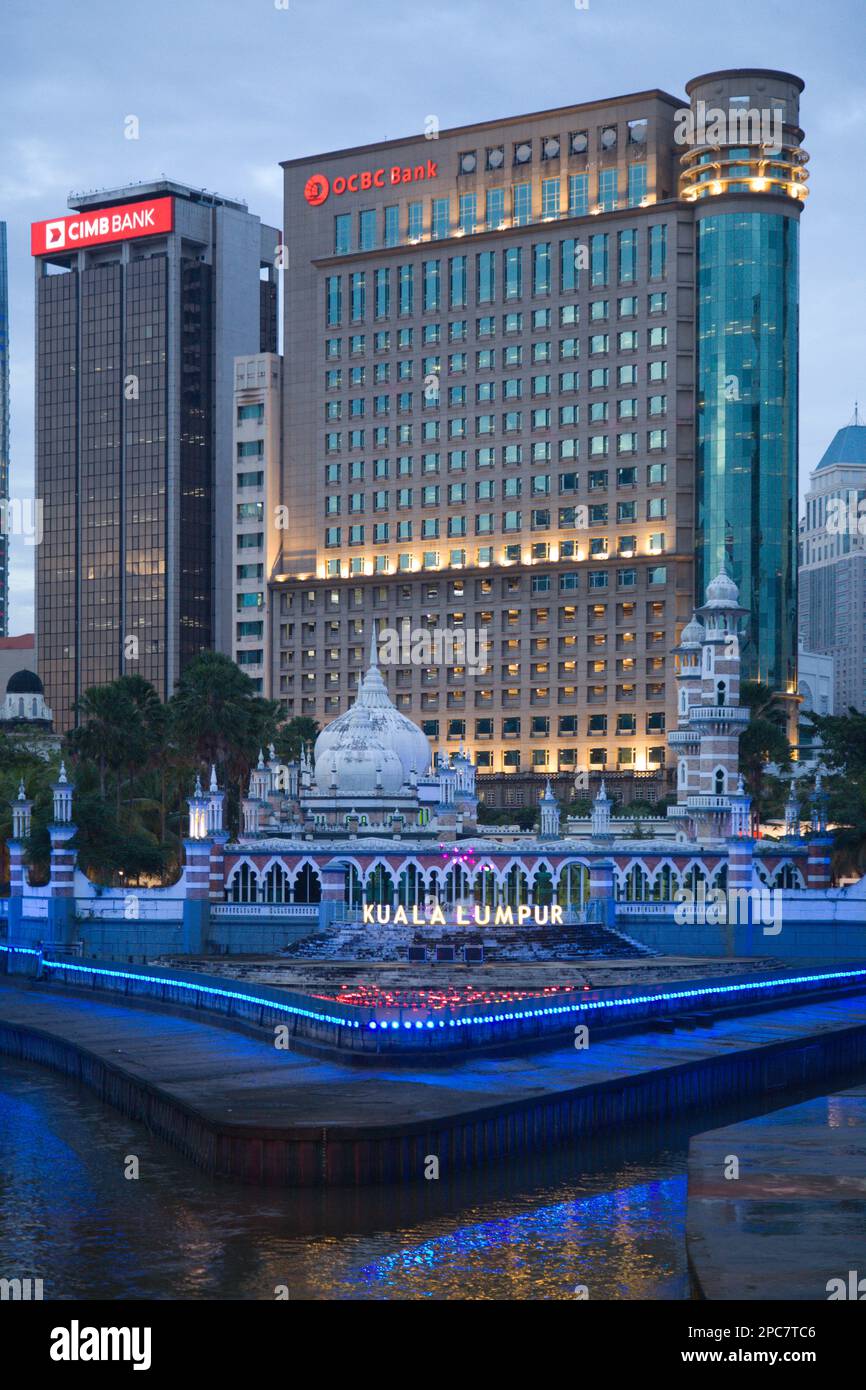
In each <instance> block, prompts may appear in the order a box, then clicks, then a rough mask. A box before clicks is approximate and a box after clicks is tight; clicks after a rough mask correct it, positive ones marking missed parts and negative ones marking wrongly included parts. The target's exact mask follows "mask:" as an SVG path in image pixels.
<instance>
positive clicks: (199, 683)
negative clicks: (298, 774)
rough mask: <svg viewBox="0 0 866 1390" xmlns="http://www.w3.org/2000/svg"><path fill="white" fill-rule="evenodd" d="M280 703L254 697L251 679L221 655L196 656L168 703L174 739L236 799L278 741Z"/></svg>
mask: <svg viewBox="0 0 866 1390" xmlns="http://www.w3.org/2000/svg"><path fill="white" fill-rule="evenodd" d="M279 708H280V707H279V703H278V701H276V700H263V699H262V698H261V696H260V695H257V694H256V690H255V686H254V685H253V682H252V681H251V680H250V678H249V676H247V675H245V673H244V672H243V671H242V670H241V669H240V667H238V666H236V665H235V663H234V662H233V661H232V660H231V658H230V657H227V656H224V655H223V654H222V653H221V652H200V653H199V655H198V656H196V657H194V658H193V660H192V661H191V662H190V663H189V665H188V666H187V667H186V669H185V670H184V671H183V673H182V675H181V677H180V679H179V680H178V682H177V686H176V688H175V692H174V694H173V695H172V697H171V700H170V701H169V717H170V720H171V728H172V733H173V736H174V738H175V740H176V741H177V743H178V745H179V747H181V748H188V749H189V750H190V751H191V752H192V754H193V756H194V758H195V761H196V763H197V764H198V765H199V766H201V767H202V768H203V769H204V770H205V771H207V769H208V767H209V766H210V765H211V764H212V763H215V764H216V765H217V766H218V767H221V768H223V769H224V770H225V777H226V781H227V783H230V784H232V785H233V786H234V787H235V788H236V792H237V795H238V797H242V796H243V795H244V792H245V786H246V779H247V777H248V775H249V770H250V766H251V764H252V763H253V762H254V761H255V759H256V756H257V754H258V751H259V749H260V748H263V747H266V746H267V744H268V743H270V742H271V741H272V740H273V739H274V738H275V736H276V731H277V720H278V717H279Z"/></svg>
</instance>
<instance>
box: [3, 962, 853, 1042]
mask: <svg viewBox="0 0 866 1390" xmlns="http://www.w3.org/2000/svg"><path fill="white" fill-rule="evenodd" d="M0 951H9V952H11V951H15V952H17V953H18V954H20V955H25V956H38V955H39V951H37V950H34V949H33V948H32V947H29V946H9V945H3V944H2V943H0ZM43 965H47V966H49V967H50V968H51V969H54V970H70V971H76V972H78V973H79V974H82V975H106V976H108V977H110V978H111V979H118V980H142V981H145V982H146V983H148V984H157V985H164V986H168V987H169V988H170V989H186V990H190V991H192V992H193V993H194V994H210V995H214V996H215V997H218V998H221V999H239V1000H240V1001H241V1002H243V1003H245V1004H258V1005H261V1006H264V1007H266V1008H271V1009H276V1010H278V1011H281V1012H283V1013H289V1014H296V1015H297V1016H298V1017H300V1018H312V1019H314V1020H315V1021H316V1022H317V1023H334V1024H337V1025H338V1026H342V1027H344V1028H360V1027H361V1024H360V1022H359V1021H357V1020H354V1019H349V1018H343V1017H341V1016H339V1015H335V1014H323V1013H316V1012H315V1010H313V1009H302V1008H301V1007H300V1006H299V1005H297V1004H289V1003H285V1004H284V1003H280V1002H279V1001H278V1000H275V999H264V998H262V996H261V995H256V994H241V993H240V992H239V991H237V990H232V989H219V988H217V987H216V986H215V985H196V984H191V983H190V981H188V980H172V979H165V978H163V977H162V976H161V975H138V974H132V973H131V972H129V971H127V970H108V969H106V968H105V967H103V966H91V965H72V964H70V963H69V962H67V961H60V960H48V959H46V958H43ZM864 976H866V969H863V970H828V971H824V972H823V973H819V974H815V975H786V976H784V977H783V978H782V979H776V980H749V981H743V982H741V983H739V984H732V985H704V986H701V987H700V988H695V989H680V990H670V991H668V992H667V993H661V994H633V995H631V996H630V997H629V998H628V999H587V1000H584V1001H582V1002H581V1003H572V1004H554V1005H549V1006H548V1007H547V1008H543V1009H524V1010H522V1011H520V1012H517V1013H515V1012H511V1013H499V1014H477V1015H475V1016H474V1017H472V1018H456V1019H455V1018H450V1019H448V1020H447V1021H446V1020H445V1019H426V1020H422V1019H416V1020H415V1021H414V1022H413V1021H412V1020H410V1019H404V1020H402V1021H401V1020H397V1019H393V1020H391V1021H388V1020H384V1021H382V1022H378V1023H377V1022H376V1020H375V1019H370V1021H369V1022H368V1024H367V1027H368V1028H370V1029H379V1030H380V1031H382V1032H387V1031H388V1030H389V1029H392V1030H398V1029H400V1028H404V1029H407V1030H411V1029H424V1028H436V1027H439V1028H445V1027H448V1028H466V1027H469V1026H471V1025H472V1024H478V1023H488V1024H489V1023H512V1022H520V1021H521V1020H523V1019H526V1018H549V1017H555V1016H558V1015H561V1014H581V1013H584V1012H587V1011H588V1010H590V1009H625V1008H628V1007H629V1006H630V1005H632V1004H659V1003H665V1002H666V1001H667V1000H671V999H700V998H705V997H706V996H707V995H722V994H740V993H743V992H744V991H746V990H755V989H763V990H772V989H778V988H780V987H781V986H783V985H803V984H814V983H815V982H816V981H825V980H856V979H861V978H862V977H864ZM347 1007H350V1008H351V1007H352V1006H351V1005H349V1006H347Z"/></svg>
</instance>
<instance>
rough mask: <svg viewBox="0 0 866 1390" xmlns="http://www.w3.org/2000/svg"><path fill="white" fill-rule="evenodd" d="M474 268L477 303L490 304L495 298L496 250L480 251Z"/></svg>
mask: <svg viewBox="0 0 866 1390" xmlns="http://www.w3.org/2000/svg"><path fill="white" fill-rule="evenodd" d="M476 268H477V289H476V292H477V296H478V303H479V304H491V303H492V302H493V300H494V299H495V298H496V252H495V251H482V252H480V253H479V255H478V257H477V262H476Z"/></svg>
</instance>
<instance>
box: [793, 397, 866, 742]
mask: <svg viewBox="0 0 866 1390" xmlns="http://www.w3.org/2000/svg"><path fill="white" fill-rule="evenodd" d="M800 640H801V643H802V645H803V647H804V648H806V649H807V650H808V651H810V652H819V653H822V654H824V655H827V656H832V657H833V678H834V695H833V707H835V710H836V712H837V713H838V714H846V713H847V712H848V710H849V709H850V708H852V707H853V708H854V709H857V710H861V711H866V425H861V424H860V418H859V414H858V413H857V412H856V411H855V413H854V419H853V421H852V423H851V424H849V425H846V426H845V427H844V428H843V429H840V430H837V431H836V434H835V435H834V436H833V440H832V442H831V444H830V446H829V448H828V449H827V450H826V452H825V453H824V455H823V457H822V459H821V461H820V462H819V463H818V465H817V467H816V468H814V469H813V470H812V476H811V478H810V480H809V490H808V492H807V493H806V513H805V517H804V519H803V522H802V524H801V527H800ZM815 708H816V709H817V710H818V712H820V706H818V705H816V706H815Z"/></svg>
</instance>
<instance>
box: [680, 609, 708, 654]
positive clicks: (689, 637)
mask: <svg viewBox="0 0 866 1390" xmlns="http://www.w3.org/2000/svg"><path fill="white" fill-rule="evenodd" d="M703 640H704V629H703V627H702V626H701V624H700V623H699V622H698V620H697V618H696V617H694V615H692V619H691V621H690V622H688V623H686V625H685V627H684V628H683V630H682V632H681V633H680V646H681V647H699V646H700V645H701V643H702V642H703Z"/></svg>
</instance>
